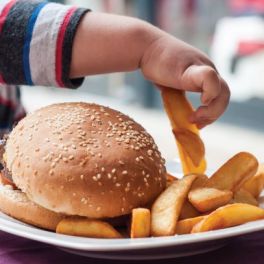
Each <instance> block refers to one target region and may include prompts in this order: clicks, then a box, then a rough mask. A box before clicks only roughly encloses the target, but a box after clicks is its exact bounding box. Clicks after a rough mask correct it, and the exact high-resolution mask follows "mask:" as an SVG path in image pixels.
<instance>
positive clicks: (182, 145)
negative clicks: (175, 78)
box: [161, 88, 206, 174]
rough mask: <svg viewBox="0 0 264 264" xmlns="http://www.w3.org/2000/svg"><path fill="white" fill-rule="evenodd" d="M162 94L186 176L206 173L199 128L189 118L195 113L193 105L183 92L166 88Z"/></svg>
mask: <svg viewBox="0 0 264 264" xmlns="http://www.w3.org/2000/svg"><path fill="white" fill-rule="evenodd" d="M161 94H162V98H163V104H164V108H165V110H166V112H167V115H168V117H169V119H170V122H171V126H172V131H173V133H174V135H175V136H176V142H177V146H178V151H179V156H180V159H181V162H182V167H183V172H184V174H188V173H204V171H205V169H206V162H205V158H204V154H205V153H204V145H203V142H202V140H200V137H199V130H198V128H197V127H196V125H194V124H191V123H190V122H189V117H190V116H191V114H192V113H193V108H192V106H191V104H190V103H189V101H188V100H187V98H186V97H185V94H184V92H182V91H178V90H175V89H166V88H164V89H162V92H161ZM183 131H184V133H183ZM186 131H188V132H186ZM189 132H190V133H189ZM178 139H179V140H180V141H179V140H178ZM189 141H191V142H192V143H189ZM197 150H199V151H197Z"/></svg>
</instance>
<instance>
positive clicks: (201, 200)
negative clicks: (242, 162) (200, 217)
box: [188, 187, 233, 212]
mask: <svg viewBox="0 0 264 264" xmlns="http://www.w3.org/2000/svg"><path fill="white" fill-rule="evenodd" d="M232 197H233V193H232V192H231V191H228V190H218V189H215V188H206V187H202V188H196V189H194V190H191V191H190V192H189V194H188V198H189V201H190V202H191V204H192V205H193V206H194V207H195V208H196V209H197V210H198V211H199V212H208V211H211V210H214V209H216V208H218V207H219V206H223V205H226V204H228V203H229V201H230V200H231V199H232Z"/></svg>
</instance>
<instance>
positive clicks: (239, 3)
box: [229, 0, 264, 13]
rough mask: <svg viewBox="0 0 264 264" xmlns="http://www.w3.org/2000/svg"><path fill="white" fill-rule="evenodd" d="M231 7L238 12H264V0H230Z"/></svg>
mask: <svg viewBox="0 0 264 264" xmlns="http://www.w3.org/2000/svg"><path fill="white" fill-rule="evenodd" d="M229 4H230V8H231V10H232V11H234V12H236V13H238V12H239V13H241V12H255V13H264V0H230V1H229Z"/></svg>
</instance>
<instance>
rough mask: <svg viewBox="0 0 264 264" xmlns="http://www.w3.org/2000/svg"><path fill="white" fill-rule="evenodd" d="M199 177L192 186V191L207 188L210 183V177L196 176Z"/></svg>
mask: <svg viewBox="0 0 264 264" xmlns="http://www.w3.org/2000/svg"><path fill="white" fill-rule="evenodd" d="M195 175H196V176H197V177H196V179H195V181H194V182H193V184H192V188H191V190H194V189H197V188H202V187H204V186H206V184H207V182H208V177H207V176H206V175H205V174H195Z"/></svg>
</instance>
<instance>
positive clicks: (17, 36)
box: [0, 0, 88, 88]
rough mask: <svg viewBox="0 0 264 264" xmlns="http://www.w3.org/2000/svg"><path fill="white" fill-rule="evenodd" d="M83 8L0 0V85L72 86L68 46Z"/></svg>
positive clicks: (75, 83) (77, 82) (38, 1)
mask: <svg viewBox="0 0 264 264" xmlns="http://www.w3.org/2000/svg"><path fill="white" fill-rule="evenodd" d="M87 11H88V10H87V9H83V8H77V7H73V6H67V5H61V4H56V3H48V2H46V1H41V0H0V84H13V85H15V84H26V85H43V86H57V87H68V88H76V87H78V86H80V85H81V83H82V81H83V79H82V78H79V79H70V78H69V72H70V65H71V55H72V45H73V40H74V36H75V33H76V30H77V27H78V24H79V22H80V20H81V18H82V17H83V15H84V14H85V13H86V12H87Z"/></svg>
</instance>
